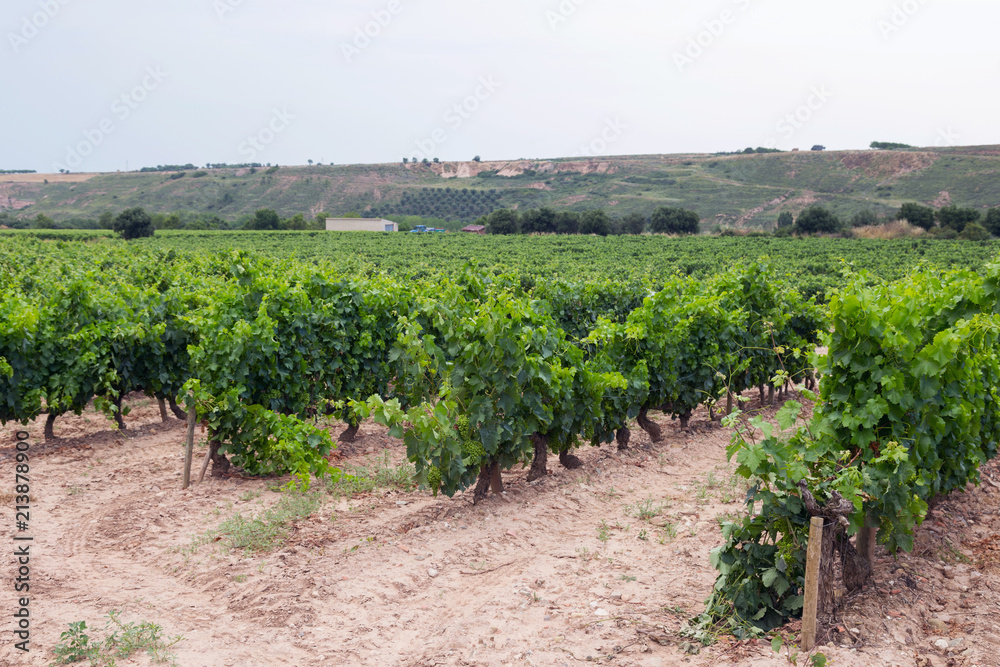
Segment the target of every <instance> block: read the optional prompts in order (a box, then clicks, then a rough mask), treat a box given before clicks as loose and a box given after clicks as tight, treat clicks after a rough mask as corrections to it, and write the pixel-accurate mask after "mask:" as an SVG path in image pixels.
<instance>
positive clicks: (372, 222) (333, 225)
mask: <svg viewBox="0 0 1000 667" xmlns="http://www.w3.org/2000/svg"><path fill="white" fill-rule="evenodd" d="M326 231H328V232H398V231H399V225H398V224H396V223H395V222H393V221H392V220H383V219H382V218H327V219H326Z"/></svg>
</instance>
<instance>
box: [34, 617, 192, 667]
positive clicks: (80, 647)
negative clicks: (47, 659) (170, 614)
mask: <svg viewBox="0 0 1000 667" xmlns="http://www.w3.org/2000/svg"><path fill="white" fill-rule="evenodd" d="M104 631H105V633H109V632H110V634H108V635H107V636H106V637H105V638H104V639H103V640H101V641H91V637H90V636H89V635H88V634H87V623H86V621H77V622H75V623H70V624H69V630H67V631H66V632H63V633H62V634H61V635H60V636H59V639H60V643H59V644H57V645H56V646H55V648H53V649H52V652H53V653H55V655H56V660H55V662H53V663H51V664H53V665H66V664H70V663H74V662H83V661H84V660H88V661H90V664H91V665H92V666H94V667H115V665H116V664H117V660H124V659H127V658H130V657H131V656H132V655H133V654H135V653H138V652H140V651H144V652H145V653H146V654H148V655H149V657H150V660H152V662H154V663H157V664H162V663H166V664H169V665H177V659H176V656H174V655H173V654H172V653H170V649H171V648H173V647H174V646H175V645H177V644H178V643H179V642H181V641H183V639H184V638H183V637H181V636H177V637H164V636H163V628H161V627H160V626H159V625H157V624H155V623H150V622H148V621H141V622H140V623H138V624H136V623H123V622H122V621H121V612H120V611H114V610H112V611H110V612H108V621H107V623H105V625H104Z"/></svg>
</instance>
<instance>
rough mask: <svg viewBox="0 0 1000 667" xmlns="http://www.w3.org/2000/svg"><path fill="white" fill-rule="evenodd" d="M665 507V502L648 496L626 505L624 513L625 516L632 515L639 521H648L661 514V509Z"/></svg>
mask: <svg viewBox="0 0 1000 667" xmlns="http://www.w3.org/2000/svg"><path fill="white" fill-rule="evenodd" d="M666 508H667V505H666V503H657V502H656V501H655V500H653V498H652V496H650V497H649V498H646V499H645V500H640V501H638V502H637V503H636V504H635V505H626V506H625V514H626V515H627V516H634V517H635V518H636V519H639V520H640V521H649V520H650V519H653V518H655V517H658V516H660V515H661V514H663V511H664V510H665V509H666Z"/></svg>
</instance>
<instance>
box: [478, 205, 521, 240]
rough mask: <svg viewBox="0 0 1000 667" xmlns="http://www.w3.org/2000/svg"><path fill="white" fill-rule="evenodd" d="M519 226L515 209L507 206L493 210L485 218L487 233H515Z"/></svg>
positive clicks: (518, 230)
mask: <svg viewBox="0 0 1000 667" xmlns="http://www.w3.org/2000/svg"><path fill="white" fill-rule="evenodd" d="M520 228H521V225H520V220H519V219H518V216H517V211H512V210H510V209H508V208H501V209H498V210H496V211H493V212H492V213H490V214H489V216H487V218H486V231H487V232H488V233H489V234H517V233H518V232H520Z"/></svg>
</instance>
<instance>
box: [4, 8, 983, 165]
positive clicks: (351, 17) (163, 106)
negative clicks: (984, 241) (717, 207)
mask: <svg viewBox="0 0 1000 667" xmlns="http://www.w3.org/2000/svg"><path fill="white" fill-rule="evenodd" d="M998 19H1000V3H998V2H996V0H950V1H949V2H944V1H943V0H922V1H919V0H906V1H905V2H904V1H903V0H840V1H839V2H816V1H815V0H805V1H803V0H710V1H708V2H704V1H702V2H693V1H692V2H681V1H679V0H666V1H664V0H656V1H653V0H503V1H500V0H492V1H490V0H461V1H460V0H371V1H368V0H365V1H360V2H337V1H335V0H334V1H330V0H327V1H320V0H285V1H284V2H281V3H278V2H275V1H274V0H270V1H266V0H173V1H172V2H169V3H168V2H156V3H152V2H137V1H136V0H130V1H126V0H4V2H3V5H2V8H0V29H2V33H3V43H2V44H0V53H2V55H0V91H2V95H3V99H2V103H0V121H2V123H0V128H2V129H0V169H17V168H25V169H35V170H38V171H41V172H48V171H55V170H58V169H59V168H62V167H65V168H71V169H72V171H113V170H124V169H126V165H127V166H128V168H130V169H137V168H139V167H142V166H153V165H157V164H176V163H181V164H182V163H187V162H191V163H194V164H198V165H202V164H205V163H208V162H228V163H236V162H249V161H256V162H262V163H268V162H269V163H272V164H282V165H292V164H305V163H306V161H307V160H310V159H311V160H315V161H317V162H320V161H321V162H323V163H324V164H327V163H330V162H334V163H336V164H345V163H368V162H398V161H400V160H401V159H402V158H403V157H404V156H407V157H421V158H422V157H424V156H426V157H439V158H440V159H441V160H468V159H471V158H472V157H473V156H474V155H481V156H482V157H483V159H484V160H488V159H516V158H522V157H523V158H549V157H564V156H574V155H621V154H637V153H679V152H714V151H722V150H736V149H739V148H745V147H747V146H758V145H773V146H776V147H778V148H783V149H791V148H795V147H800V148H803V149H808V148H809V147H811V146H812V145H813V144H823V145H825V146H827V147H828V148H830V149H847V148H865V147H867V146H868V144H869V143H870V142H871V141H872V140H885V141H900V142H905V143H909V144H915V145H922V146H930V145H945V144H962V145H966V144H989V143H1000V137H998V133H997V120H996V119H997V118H1000V86H998V85H997V77H998V74H1000V50H998V49H997V47H996V43H997V42H996V26H997V25H998V24H1000V20H998Z"/></svg>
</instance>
